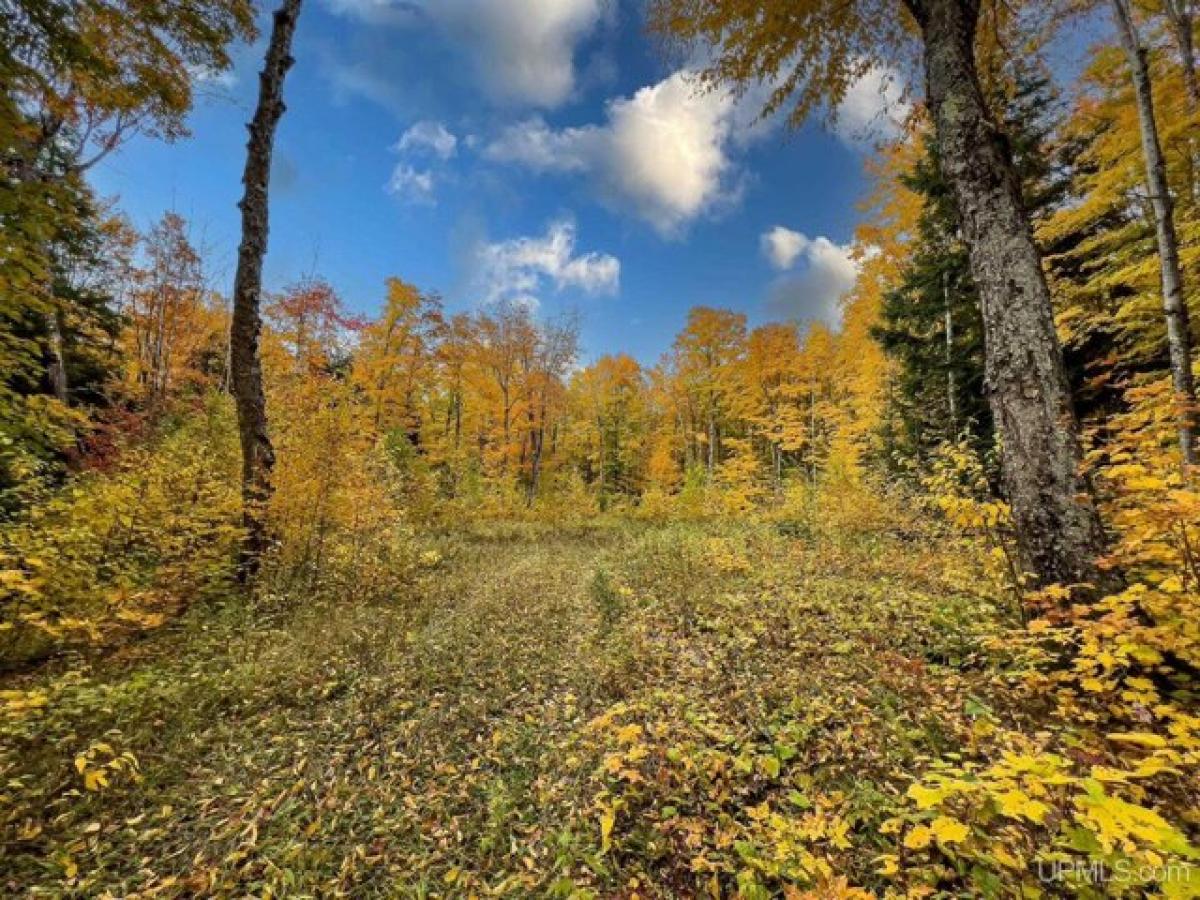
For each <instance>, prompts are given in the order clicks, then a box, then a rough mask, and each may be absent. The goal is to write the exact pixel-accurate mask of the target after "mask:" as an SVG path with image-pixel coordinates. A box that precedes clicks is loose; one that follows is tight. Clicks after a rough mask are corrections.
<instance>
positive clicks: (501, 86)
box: [325, 0, 608, 108]
mask: <svg viewBox="0 0 1200 900" xmlns="http://www.w3.org/2000/svg"><path fill="white" fill-rule="evenodd" d="M325 3H326V5H327V6H328V7H329V9H330V10H331V11H333V12H334V13H337V14H340V15H345V16H349V17H352V18H358V19H361V20H363V21H365V22H369V23H372V24H411V23H416V22H420V21H424V22H431V23H433V24H435V25H436V26H438V27H440V28H441V29H442V30H443V31H445V33H446V34H448V35H449V36H450V37H451V38H452V39H453V40H455V41H457V42H459V43H461V44H463V45H464V47H465V49H466V51H467V54H468V56H469V58H470V60H471V63H472V65H474V66H475V67H476V68H477V69H478V70H479V76H480V83H481V84H482V86H483V88H484V90H485V91H487V92H488V93H489V94H491V95H492V96H493V97H494V98H495V99H499V100H503V101H510V102H515V103H521V104H529V105H532V106H541V107H547V108H550V107H555V106H558V105H559V104H561V103H563V102H564V101H565V100H567V99H568V98H569V97H570V96H571V94H572V92H573V91H574V89H575V85H576V67H575V50H576V47H577V46H578V44H579V43H580V42H581V41H582V40H583V39H584V38H586V37H587V36H588V35H589V34H590V33H591V32H592V30H593V29H594V28H596V26H597V25H599V24H600V22H601V21H602V19H603V18H604V14H605V10H606V8H607V7H608V2H607V0H325Z"/></svg>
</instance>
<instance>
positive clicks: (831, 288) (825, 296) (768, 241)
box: [761, 226, 861, 325]
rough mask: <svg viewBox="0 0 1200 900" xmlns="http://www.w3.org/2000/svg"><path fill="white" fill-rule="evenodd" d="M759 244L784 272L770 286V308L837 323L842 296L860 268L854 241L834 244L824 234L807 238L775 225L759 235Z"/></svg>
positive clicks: (778, 313)
mask: <svg viewBox="0 0 1200 900" xmlns="http://www.w3.org/2000/svg"><path fill="white" fill-rule="evenodd" d="M761 246H762V250H763V253H764V254H765V255H766V257H767V259H768V260H770V262H771V265H772V266H774V267H775V268H776V269H779V270H786V272H787V274H785V275H783V276H781V277H779V278H777V279H776V280H775V282H774V283H773V284H772V285H771V287H770V289H769V292H768V296H767V306H768V308H769V310H770V312H771V313H772V314H773V315H776V316H781V317H785V318H790V319H803V320H817V321H823V322H827V323H828V324H830V325H836V324H837V323H838V322H839V321H840V319H841V300H842V298H843V297H844V296H845V295H846V294H847V293H849V292H850V290H851V289H853V287H854V284H855V282H856V281H857V280H858V273H859V270H860V268H861V260H860V259H859V258H858V257H857V256H856V254H855V252H854V247H853V245H851V244H836V243H834V242H833V241H831V240H829V238H827V237H816V238H809V237H808V236H807V235H804V234H802V233H800V232H798V231H793V230H791V229H790V228H784V227H783V226H776V227H775V228H772V229H771V230H770V231H768V232H766V233H765V234H763V235H762V238H761Z"/></svg>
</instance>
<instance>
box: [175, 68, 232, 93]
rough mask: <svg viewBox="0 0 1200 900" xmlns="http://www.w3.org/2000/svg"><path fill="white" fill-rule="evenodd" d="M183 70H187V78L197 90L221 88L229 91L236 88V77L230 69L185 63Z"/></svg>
mask: <svg viewBox="0 0 1200 900" xmlns="http://www.w3.org/2000/svg"><path fill="white" fill-rule="evenodd" d="M184 68H186V69H187V73H188V77H189V78H191V79H192V83H193V84H195V85H196V86H197V87H198V88H201V89H203V88H206V87H213V88H222V89H224V90H227V91H228V90H231V89H233V88H234V87H236V86H237V83H238V76H237V73H236V72H235V71H234V70H233V69H232V68H228V69H215V68H213V67H212V66H203V65H193V64H191V63H186V64H185V65H184Z"/></svg>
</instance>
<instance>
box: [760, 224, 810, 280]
mask: <svg viewBox="0 0 1200 900" xmlns="http://www.w3.org/2000/svg"><path fill="white" fill-rule="evenodd" d="M759 240H760V243H761V244H762V249H763V253H765V254H766V255H767V259H769V260H770V261H771V265H773V266H774V267H775V268H776V269H779V270H780V271H782V270H784V269H790V268H791V267H792V263H794V262H795V261H796V257H798V256H799V255H800V254H801V253H803V252H804V250H805V248H807V247H808V246H809V244H810V243H811V242H810V241H809V239H808V238H807V237H805V236H804V235H802V234H801V233H800V232H798V231H792V229H790V228H784V227H783V226H782V225H776V226H775V227H774V228H772V229H771V230H770V231H768V232H766V233H765V234H764V235H763V236H762V237H761V238H760V239H759Z"/></svg>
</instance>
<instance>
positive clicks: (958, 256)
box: [873, 61, 1067, 463]
mask: <svg viewBox="0 0 1200 900" xmlns="http://www.w3.org/2000/svg"><path fill="white" fill-rule="evenodd" d="M1005 74H1006V76H1007V77H1006V78H1005V79H1004V81H1005V89H1004V91H1003V93H1002V95H1001V96H1000V97H999V98H997V100H996V105H997V106H998V107H1000V109H1001V116H1002V119H1003V122H1004V127H1005V131H1006V133H1007V134H1008V135H1009V136H1010V143H1011V146H1012V149H1013V159H1014V164H1015V166H1016V168H1017V171H1018V174H1019V175H1020V177H1021V187H1022V193H1023V194H1024V197H1025V205H1026V208H1027V209H1028V210H1029V212H1030V215H1031V216H1032V217H1033V218H1034V219H1035V220H1038V221H1040V220H1041V219H1043V218H1044V217H1045V216H1046V214H1047V213H1048V212H1050V211H1051V210H1052V209H1053V208H1054V207H1055V206H1056V205H1057V204H1058V202H1059V201H1060V200H1061V199H1062V195H1063V193H1064V192H1065V190H1066V187H1067V180H1066V179H1064V178H1063V177H1061V175H1060V174H1059V173H1058V171H1057V169H1056V167H1055V166H1054V165H1053V159H1052V157H1051V154H1050V153H1049V151H1048V141H1049V136H1050V134H1051V132H1052V130H1053V120H1052V119H1051V117H1050V116H1048V114H1047V111H1048V110H1052V109H1054V108H1055V103H1054V100H1055V94H1054V92H1053V90H1052V89H1051V86H1050V83H1049V81H1048V79H1047V78H1045V77H1043V76H1041V75H1038V74H1035V73H1034V72H1031V71H1028V69H1027V67H1026V66H1025V65H1024V63H1022V62H1020V61H1017V62H1014V63H1010V64H1009V65H1008V66H1006V73H1005ZM915 143H916V144H917V146H918V147H919V148H920V151H921V154H922V155H921V158H919V159H918V160H917V161H916V162H915V163H913V164H911V168H910V169H909V170H908V171H906V172H903V173H901V174H900V175H899V176H898V178H899V179H900V181H901V183H902V184H903V185H904V187H906V188H907V189H908V190H909V191H911V192H913V193H914V194H916V195H919V196H920V197H921V198H922V200H923V208H922V211H921V215H920V218H919V220H918V222H917V227H916V229H915V235H914V238H913V241H912V247H911V248H910V250H909V253H908V260H909V261H908V264H907V265H906V266H905V268H904V270H903V272H902V273H901V275H900V277H899V278H898V284H896V285H895V286H894V287H893V288H892V289H891V290H890V291H888V293H887V294H886V295H885V296H884V299H883V306H882V309H881V311H880V322H879V323H878V324H877V325H876V326H875V327H874V329H873V333H874V335H875V336H876V338H877V339H878V340H880V341H881V342H882V344H883V346H884V347H885V348H886V349H887V351H888V353H889V354H890V355H891V356H892V357H893V358H894V359H895V360H896V361H897V363H898V366H897V379H896V382H895V384H894V385H893V387H894V389H895V390H894V391H893V393H892V397H891V399H892V401H893V403H892V405H893V407H894V411H895V412H897V413H898V414H899V418H900V420H901V422H902V424H903V431H904V434H903V437H902V439H901V440H900V441H899V442H898V443H897V445H896V446H895V447H893V452H894V453H898V455H899V457H901V458H902V460H903V461H905V462H907V463H913V462H918V463H919V462H921V461H923V460H925V459H927V458H928V455H929V453H930V452H931V451H933V450H934V449H935V448H936V446H937V445H938V444H939V443H941V442H942V441H946V440H951V441H956V440H958V439H960V438H963V437H966V438H969V439H970V441H971V443H972V444H973V445H974V446H975V447H976V448H978V449H985V448H987V447H989V446H990V444H991V443H992V439H993V426H992V420H991V413H990V411H989V410H988V408H987V403H986V401H985V399H984V340H983V321H982V318H981V316H980V312H979V296H978V291H977V290H976V288H975V282H974V279H973V278H972V275H971V270H970V263H969V260H968V258H967V249H966V247H965V246H964V244H963V241H962V239H961V236H960V228H959V222H958V214H957V210H956V208H955V204H954V198H953V196H951V193H950V188H949V185H948V184H947V183H946V181H945V179H944V178H943V177H942V174H941V167H940V164H939V162H938V146H937V142H936V139H935V136H934V135H932V134H929V133H927V132H925V131H922V133H921V134H919V135H916V136H915Z"/></svg>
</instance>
